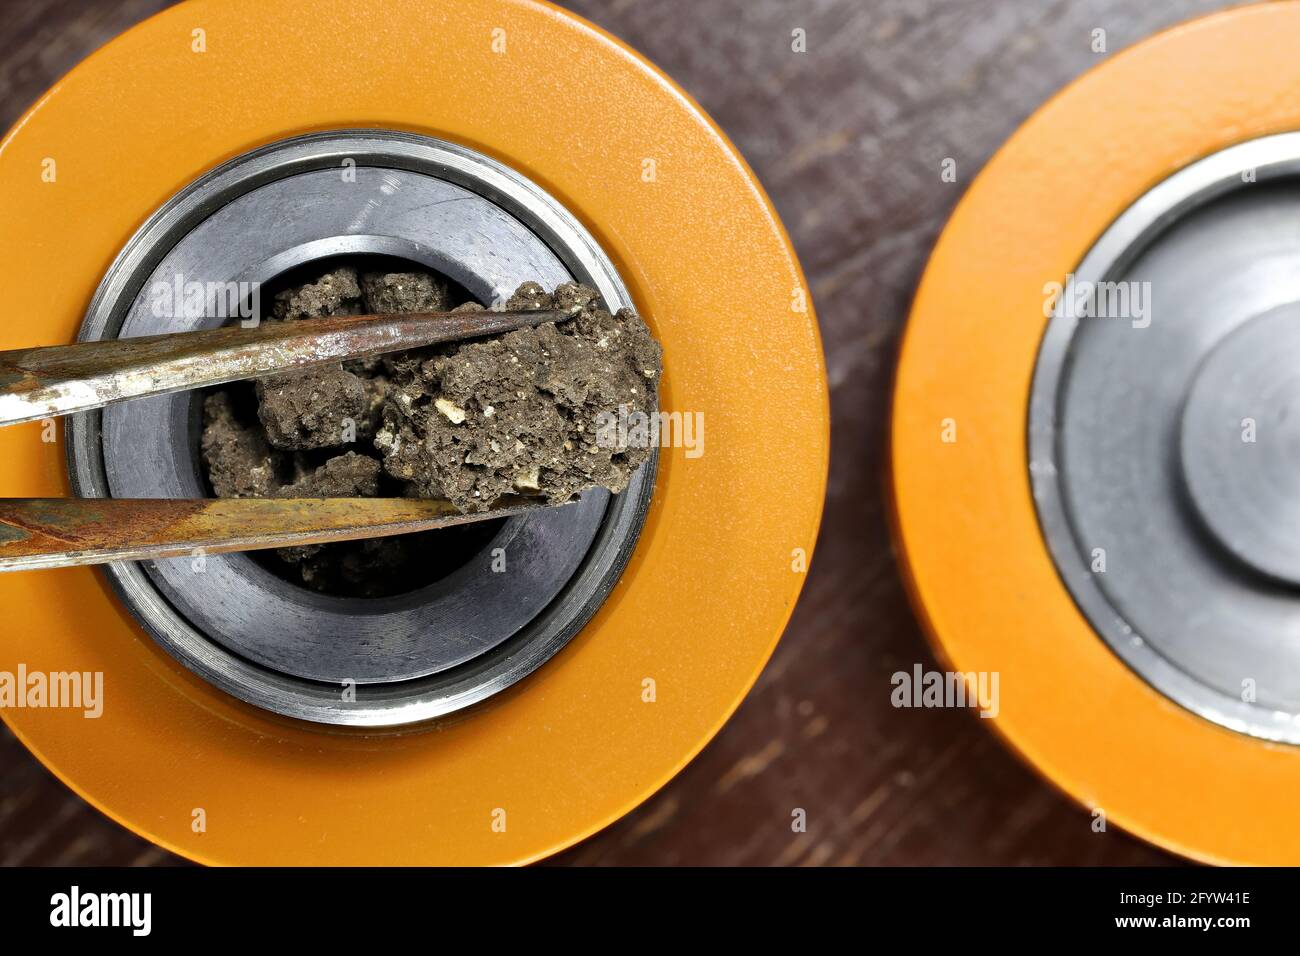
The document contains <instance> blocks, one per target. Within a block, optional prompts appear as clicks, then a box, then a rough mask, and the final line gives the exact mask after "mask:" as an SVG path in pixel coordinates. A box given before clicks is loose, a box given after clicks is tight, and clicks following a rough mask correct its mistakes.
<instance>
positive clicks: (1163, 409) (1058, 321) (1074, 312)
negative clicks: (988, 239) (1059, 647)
mask: <svg viewBox="0 0 1300 956" xmlns="http://www.w3.org/2000/svg"><path fill="white" fill-rule="evenodd" d="M1053 278H1055V279H1056V280H1057V281H1060V280H1061V278H1062V277H1053ZM1074 281H1075V283H1076V287H1078V284H1079V283H1097V282H1118V283H1124V284H1135V285H1129V286H1128V294H1129V296H1130V301H1134V300H1133V299H1132V296H1133V295H1145V296H1147V297H1148V298H1147V302H1148V304H1149V311H1148V313H1147V315H1146V316H1145V317H1142V316H1138V315H1135V314H1133V313H1132V312H1130V313H1126V314H1123V315H1115V314H1109V315H1102V316H1096V315H1093V316H1091V317H1080V311H1082V313H1083V315H1084V316H1087V310H1079V309H1078V308H1077V303H1075V306H1076V307H1074V308H1073V309H1072V308H1070V307H1069V303H1067V302H1066V301H1065V299H1064V298H1063V299H1062V301H1061V302H1059V303H1058V305H1057V308H1056V313H1055V315H1054V316H1053V318H1052V319H1051V321H1050V322H1049V323H1048V328H1047V331H1046V334H1045V336H1044V338H1043V342H1042V346H1041V349H1040V353H1039V359H1038V364H1037V367H1036V369H1035V375H1034V381H1033V387H1032V392H1031V397H1030V406H1029V434H1028V442H1029V465H1030V474H1031V481H1032V483H1033V490H1034V497H1035V501H1036V504H1037V507H1038V513H1039V519H1040V522H1041V525H1042V528H1043V532H1044V535H1045V538H1046V540H1047V544H1048V546H1049V549H1050V550H1051V552H1052V555H1053V557H1054V559H1055V561H1056V564H1057V567H1058V569H1059V570H1060V573H1061V576H1062V578H1063V580H1064V581H1065V583H1066V585H1067V586H1068V587H1069V589H1070V591H1071V593H1072V594H1073V595H1074V598H1075V600H1076V601H1077V602H1078V604H1079V606H1080V608H1081V609H1082V610H1083V612H1084V614H1085V615H1086V616H1087V617H1088V619H1089V621H1090V622H1091V623H1092V625H1093V627H1094V628H1095V629H1096V630H1097V632H1098V634H1099V635H1100V636H1101V637H1102V638H1103V639H1104V640H1105V641H1106V643H1107V644H1109V645H1110V646H1111V648H1112V649H1113V650H1114V651H1115V652H1116V653H1117V654H1118V655H1119V656H1120V657H1121V658H1122V659H1123V660H1125V661H1126V662H1127V663H1128V664H1129V666H1130V667H1132V668H1133V670H1135V671H1136V672H1137V673H1138V674H1139V675H1141V676H1142V677H1143V678H1144V679H1145V680H1147V681H1148V682H1149V683H1150V684H1151V685H1152V686H1154V687H1155V688H1156V689H1158V690H1159V691H1161V692H1162V693H1164V694H1165V695H1167V696H1168V697H1170V698H1171V699H1172V700H1174V701H1176V702H1178V703H1179V704H1181V705H1183V706H1184V707H1187V708H1188V709H1190V710H1192V711H1194V712H1196V713H1197V714H1200V715H1201V716H1203V717H1205V718H1207V719H1209V720H1212V721H1214V722H1216V723H1219V724H1221V725H1223V726H1225V727H1229V728H1231V729H1233V730H1236V731H1239V732H1242V733H1248V734H1252V735H1255V736H1259V737H1264V738H1267V739H1270V740H1278V741H1286V742H1289V743H1298V742H1300V590H1297V588H1296V587H1295V586H1294V584H1295V583H1296V582H1297V581H1300V560H1298V555H1300V547H1298V545H1300V534H1298V532H1300V494H1298V493H1300V423H1297V416H1298V415H1300V407H1297V401H1298V400H1300V379H1298V377H1297V368H1300V365H1298V364H1297V363H1298V360H1300V351H1298V350H1297V345H1298V344H1300V332H1298V331H1297V329H1296V327H1295V323H1296V322H1297V321H1300V305H1297V303H1300V134H1284V135H1279V136H1272V137H1267V138H1262V139H1258V140H1254V141H1250V142H1247V143H1243V144H1241V145H1238V146H1235V147H1232V148H1230V149H1226V150H1223V151H1221V152H1219V153H1216V154H1214V155H1212V156H1209V157H1207V158H1205V159H1203V160H1201V161H1199V162H1196V163H1193V164H1192V165H1190V166H1188V167H1186V168H1185V169H1183V170H1181V171H1180V172H1178V173H1176V174H1174V175H1173V176H1171V177H1169V178H1168V179H1166V180H1165V181H1164V182H1162V183H1160V184H1159V185H1157V186H1156V187H1154V188H1153V189H1152V190H1150V191H1149V192H1148V193H1147V194H1145V195H1144V196H1142V197H1141V198H1140V199H1139V200H1138V201H1137V202H1136V203H1134V204H1133V206H1131V207H1130V208H1129V209H1128V210H1127V211H1126V212H1125V213H1124V214H1123V215H1122V216H1120V217H1119V219H1117V220H1116V221H1115V223H1114V224H1113V225H1112V226H1111V227H1110V228H1109V229H1108V230H1107V231H1106V232H1105V233H1104V234H1103V235H1102V237H1101V238H1100V239H1099V240H1098V241H1097V243H1096V245H1095V246H1094V247H1093V248H1092V249H1091V250H1090V251H1089V253H1088V255H1087V256H1086V257H1085V258H1084V260H1083V262H1082V263H1081V264H1080V265H1079V267H1078V269H1077V270H1076V272H1075V276H1074ZM1094 311H1095V310H1094ZM1147 320H1149V324H1146V322H1147ZM1042 639H1045V640H1050V639H1051V635H1044V636H1043V638H1042Z"/></svg>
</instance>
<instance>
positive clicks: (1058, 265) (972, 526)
mask: <svg viewBox="0 0 1300 956" xmlns="http://www.w3.org/2000/svg"><path fill="white" fill-rule="evenodd" d="M1298 35H1300V4H1296V3H1290V2H1287V3H1273V4H1266V5H1262V6H1257V7H1250V8H1244V9H1238V10H1233V11H1229V12H1225V13H1220V14H1217V15H1214V16H1210V17H1207V18H1204V19H1200V20H1196V21H1192V22H1189V23H1187V24H1184V25H1182V26H1179V27H1177V28H1174V29H1173V30H1170V31H1168V32H1165V33H1162V34H1160V35H1158V36H1155V37H1153V38H1151V39H1149V40H1147V41H1145V42H1143V43H1141V44H1139V45H1138V46H1136V47H1134V48H1132V49H1131V50H1128V51H1126V52H1124V53H1123V54H1121V55H1119V56H1117V57H1115V58H1114V59H1113V60H1110V61H1107V62H1106V63H1104V64H1103V65H1101V66H1099V67H1098V68H1096V69H1094V70H1093V71H1091V72H1090V73H1088V74H1086V75H1085V76H1083V77H1082V78H1081V79H1079V80H1077V81H1076V82H1075V83H1074V84H1072V85H1071V86H1069V87H1068V88H1066V89H1065V90H1064V91H1063V92H1061V93H1060V94H1058V95H1057V96H1056V97H1055V98H1054V99H1053V100H1051V101H1050V102H1049V103H1047V104H1046V105H1045V106H1044V107H1043V108H1042V109H1041V110H1040V111H1039V112H1038V113H1036V114H1035V115H1034V116H1033V117H1031V118H1030V119H1029V120H1028V121H1027V122H1026V123H1025V124H1024V125H1023V126H1022V127H1021V128H1020V129H1019V130H1018V131H1017V132H1016V134H1015V135H1014V136H1013V137H1012V138H1011V139H1010V140H1009V141H1008V142H1007V143H1006V144H1005V145H1004V146H1003V148H1002V149H1001V150H1000V151H999V152H998V154H997V155H996V156H995V157H994V158H993V159H992V161H991V162H990V163H989V164H988V166H987V168H986V169H985V171H984V172H983V173H982V174H981V175H980V176H979V178H978V179H977V180H976V181H975V183H974V184H973V185H972V186H971V188H970V190H969V191H968V192H967V194H966V195H965V197H964V198H963V199H962V201H961V203H960V205H959V206H958V208H957V210H956V212H955V213H954V215H953V217H952V219H951V221H950V222H949V223H948V225H947V227H946V228H945V230H944V232H943V235H942V236H941V237H940V239H939V242H938V244H937V246H936V247H935V250H934V252H933V255H932V258H931V260H930V263H929V265H928V267H927V269H926V272H925V275H924V277H923V279H922V282H921V285H920V287H919V289H918V292H917V296H916V300H915V302H914V305H913V309H912V313H911V316H910V319H909V323H908V327H907V332H906V336H905V339H904V343H903V349H902V354H901V358H900V364H899V369H898V377H897V381H896V386H895V395H894V409H893V421H892V469H893V486H894V506H895V514H894V517H895V522H896V531H897V533H898V535H899V537H900V539H901V542H902V544H903V549H902V550H903V551H904V554H905V565H906V572H907V575H908V578H909V585H910V588H911V591H912V595H913V599H914V602H915V604H916V606H917V608H918V611H919V613H920V615H921V617H922V618H923V622H924V624H925V626H926V629H927V631H928V632H929V634H930V636H931V638H932V640H933V641H934V643H935V646H936V650H937V651H938V653H939V655H940V656H941V658H943V659H944V660H945V661H946V662H947V663H948V664H949V665H950V666H951V667H953V668H954V669H955V670H960V671H972V670H974V671H997V672H999V673H1000V683H1001V701H1000V704H1001V712H1000V714H999V716H998V717H997V718H996V719H995V720H993V721H991V723H993V724H994V725H995V727H996V729H997V730H998V732H999V733H1000V734H1001V735H1002V736H1003V737H1004V738H1005V739H1006V740H1007V741H1008V742H1009V743H1010V744H1011V745H1012V746H1013V747H1014V748H1015V749H1016V750H1017V751H1018V752H1020V753H1021V754H1022V755H1023V756H1024V757H1026V758H1027V759H1028V760H1029V761H1030V762H1031V763H1032V764H1033V765H1034V766H1036V767H1037V768H1038V769H1039V770H1040V771H1041V772H1042V773H1043V774H1044V775H1045V776H1046V777H1047V778H1048V779H1049V780H1051V781H1052V782H1054V783H1055V784H1056V785H1058V786H1059V787H1061V788H1062V789H1063V790H1065V791H1066V792H1067V793H1068V794H1070V795H1071V796H1073V797H1074V798H1075V799H1076V800H1078V801H1079V802H1080V803H1082V804H1083V805H1084V806H1086V807H1088V808H1090V809H1095V810H1101V811H1102V812H1103V813H1104V814H1105V817H1106V819H1107V820H1108V821H1109V822H1110V823H1112V824H1118V825H1120V826H1122V827H1123V828H1125V829H1127V830H1129V831H1130V832H1132V833H1135V834H1137V835H1139V836H1141V837H1143V838H1145V839H1147V840H1150V841H1152V842H1154V843H1156V844H1159V845H1160V846H1163V847H1165V848H1167V849H1170V850H1173V851H1175V852H1178V853H1181V854H1183V855H1186V856H1189V857H1192V858H1195V859H1198V860H1202V861H1206V862H1215V863H1244V864H1282V863H1292V864H1294V863H1295V862H1296V861H1297V860H1300V824H1298V823H1297V822H1296V816H1295V813H1294V805H1293V800H1292V795H1293V794H1294V793H1296V792H1297V788H1298V787H1300V748H1295V747H1290V746H1286V745H1279V744H1271V743H1267V742H1264V741H1261V740H1257V739H1254V738H1250V737H1246V736H1243V735H1240V734H1236V733H1233V732H1231V731H1228V730H1225V729H1223V728H1221V727H1218V726H1216V725H1214V724H1211V723H1209V722H1207V721H1204V720H1202V719H1200V718H1198V717H1196V716H1194V715H1192V714H1191V713H1189V712H1187V711H1185V710H1183V709H1182V708H1180V707H1178V706H1177V705H1175V704H1174V703H1172V702H1170V701H1169V700H1167V699H1166V698H1164V697H1163V696H1161V695H1160V694H1159V693H1157V692H1156V691H1155V690H1153V689H1152V688H1150V687H1149V686H1148V685H1147V684H1146V683H1144V682H1143V681H1142V680H1141V678H1139V677H1138V676H1136V675H1135V674H1133V673H1132V672H1131V671H1129V670H1128V669H1127V668H1126V667H1125V665H1124V664H1123V663H1122V662H1121V661H1120V660H1119V659H1118V658H1117V657H1115V656H1114V655H1113V654H1112V653H1111V652H1110V650H1109V649H1108V648H1107V647H1106V645H1105V644H1104V643H1103V642H1102V640H1101V639H1100V638H1099V637H1098V636H1097V635H1096V634H1095V633H1094V632H1093V630H1092V628H1091V627H1090V626H1089V624H1088V622H1087V621H1086V620H1085V619H1084V617H1083V616H1082V614H1081V613H1080V611H1079V610H1078V608H1077V607H1076V606H1075V604H1074V602H1073V600H1072V599H1071V597H1070V595H1069V593H1068V591H1067V590H1066V589H1065V586H1064V585H1063V584H1062V582H1061V581H1060V579H1059V577H1058V576H1057V573H1056V570H1055V567H1054V565H1053V563H1052V560H1051V557H1050V555H1049V554H1048V551H1047V548H1046V545H1045V544H1044V542H1043V539H1042V536H1041V534H1040V530H1039V527H1038V523H1037V517H1036V513H1035V509H1034V504H1033V501H1032V499H1031V495H1030V487H1029V475H1028V463H1027V459H1026V424H1027V417H1026V416H1027V401H1028V396H1029V389H1030V382H1031V377H1032V373H1033V368H1034V362H1035V359H1036V356H1037V349H1038V344H1039V341H1040V339H1041V336H1042V333H1043V331H1044V329H1045V326H1046V321H1047V320H1046V318H1045V317H1044V316H1043V311H1042V305H1043V286H1044V284H1045V283H1046V282H1049V281H1060V280H1061V279H1062V278H1063V277H1064V276H1065V275H1067V274H1068V273H1070V272H1071V271H1072V270H1073V268H1074V267H1075V266H1076V265H1077V264H1078V263H1079V262H1080V260H1081V259H1082V258H1083V256H1084V253H1085V252H1086V251H1087V250H1088V248H1089V247H1090V246H1091V245H1092V243H1093V242H1094V241H1095V240H1096V239H1097V237H1098V236H1099V235H1100V234H1101V233H1102V232H1103V231H1104V230H1105V228H1106V227H1107V226H1108V225H1109V224H1110V223H1111V221H1112V220H1113V219H1114V218H1115V217H1116V216H1117V215H1119V213H1120V212H1122V211H1123V210H1124V209H1125V208H1126V207H1127V206H1128V205H1129V204H1130V203H1132V202H1133V201H1134V200H1135V199H1136V198H1137V197H1138V196H1140V195H1141V194H1142V193H1144V192H1145V191H1146V190H1147V189H1149V188H1150V187H1151V186H1152V185H1154V184H1155V183H1157V182H1159V181H1160V180H1162V179H1164V178H1166V177H1167V176H1168V175H1170V174H1171V173H1173V172H1175V171H1176V170H1177V169H1179V168H1181V167H1183V166H1185V165H1186V164H1188V163H1189V162H1191V161H1193V160H1195V159H1197V158H1199V157H1201V156H1203V155H1206V154H1208V153H1211V152H1214V151H1216V150H1219V149H1221V148H1224V147H1226V146H1230V145H1232V144H1234V143H1236V142H1240V141H1242V140H1246V139H1251V138H1254V137H1256V136H1261V135H1265V134H1269V133H1277V132H1284V131H1290V130H1295V129H1300V103H1297V102H1296V100H1295V98H1294V97H1291V96H1288V95H1286V94H1285V93H1284V91H1287V90H1291V89H1294V88H1295V84H1296V83H1297V82H1300V61H1298V60H1297V59H1296V57H1295V55H1294V49H1293V44H1294V38H1295V37H1296V36H1298ZM945 419H952V420H953V421H955V422H956V427H957V429H958V440H957V441H956V442H952V443H945V442H942V441H941V440H940V436H941V429H942V427H943V424H942V423H943V422H944V420H945ZM1090 823H1091V819H1085V820H1081V822H1080V826H1087V825H1090Z"/></svg>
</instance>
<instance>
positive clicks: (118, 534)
mask: <svg viewBox="0 0 1300 956" xmlns="http://www.w3.org/2000/svg"><path fill="white" fill-rule="evenodd" d="M545 505H546V502H545V499H531V500H530V499H528V498H525V497H522V496H511V497H510V498H507V499H502V500H501V501H500V502H498V504H497V506H496V507H494V508H492V509H491V510H489V511H482V512H474V513H470V514H462V513H461V512H460V511H457V510H456V507H455V506H454V505H453V504H452V503H451V502H449V501H443V500H440V499H431V498H198V499H185V498H0V571H32V570H39V569H42V568H65V567H73V566H75V565H81V564H104V563H106V562H109V561H138V560H150V559H159V558H176V557H184V556H187V555H193V554H196V553H210V554H217V553H220V552H224V551H251V550H256V549H258V548H283V547H290V546H293V545H302V544H321V543H324V542H327V541H347V540H352V539H356V538H372V537H383V536H387V535H394V534H405V533H406V532H408V531H424V530H427V529H430V528H445V527H447V526H449V525H455V524H465V523H468V522H471V521H484V520H489V519H494V518H504V517H508V516H510V515H515V514H522V513H523V512H526V511H532V510H535V509H537V508H540V507H544V506H545Z"/></svg>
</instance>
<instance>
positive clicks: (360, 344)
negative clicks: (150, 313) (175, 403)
mask: <svg viewBox="0 0 1300 956" xmlns="http://www.w3.org/2000/svg"><path fill="white" fill-rule="evenodd" d="M569 317H570V316H569V313H567V312H563V311H557V310H537V311H524V312H489V311H483V312H420V313H410V314H406V315H358V316H336V317H332V318H321V319H311V320H308V321H297V322H293V321H290V322H263V323H261V324H260V325H258V326H256V327H254V328H240V327H230V328H220V329H209V330H206V331H201V332H175V333H172V334H170V335H150V336H143V337H140V338H132V339H110V340H107V341H102V342H79V343H77V344H75V345H53V346H46V347H42V348H31V349H17V350H12V351H7V352H0V426H3V425H14V424H17V423H19V422H27V421H33V420H36V419H41V418H52V417H56V416H59V415H67V414H69V413H70V412H81V411H86V410H88V409H92V408H99V407H100V406H103V405H108V404H111V403H113V402H121V401H126V400H127V399H131V398H142V397H144V396H146V395H161V394H164V393H166V392H180V391H185V390H187V389H191V388H200V387H203V386H207V385H220V384H222V383H224V382H233V381H235V380H237V379H246V378H261V377H264V376H267V375H276V374H279V373H282V372H292V371H295V370H299V369H303V368H306V367H308V366H311V365H319V364H322V363H325V362H338V361H342V360H344V359H352V358H363V357H366V356H370V355H378V354H381V353H383V352H395V351H399V350H401V349H409V348H421V347H423V346H426V345H434V344H436V343H439V342H454V341H460V340H463V339H471V338H478V337H480V336H484V335H498V334H500V333H502V332H509V331H511V330H513V329H520V328H525V327H527V326H532V325H540V324H542V323H544V322H559V321H562V320H564V319H567V318H569Z"/></svg>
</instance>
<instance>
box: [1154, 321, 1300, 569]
mask: <svg viewBox="0 0 1300 956" xmlns="http://www.w3.org/2000/svg"><path fill="white" fill-rule="evenodd" d="M1179 458H1180V461H1179V464H1180V465H1181V466H1182V469H1183V475H1184V477H1185V478H1186V480H1187V487H1188V490H1189V492H1190V493H1191V498H1192V503H1193V504H1194V505H1195V506H1196V511H1197V514H1199V515H1200V517H1201V520H1202V521H1204V522H1205V525H1206V527H1208V528H1209V529H1210V531H1211V532H1213V534H1214V536H1215V537H1216V538H1217V539H1218V543H1219V544H1220V545H1222V546H1223V547H1224V548H1226V549H1227V550H1228V551H1230V552H1231V553H1232V554H1233V555H1235V556H1236V557H1237V559H1238V560H1240V561H1241V562H1242V563H1244V564H1246V565H1248V566H1250V567H1252V568H1254V569H1256V570H1257V571H1260V572H1261V573H1263V574H1268V575H1271V576H1273V577H1275V578H1278V579H1279V580H1281V581H1285V582H1286V583H1287V584H1290V585H1293V586H1300V304H1291V305H1285V306H1282V307H1280V308H1277V309H1274V310H1272V311H1271V312H1266V313H1265V314H1264V315H1261V316H1259V317H1258V318H1254V319H1251V320H1250V321H1249V322H1246V323H1244V324H1243V325H1240V326H1238V327H1237V328H1235V329H1234V330H1233V331H1231V332H1229V333H1228V334H1227V335H1226V336H1224V337H1223V338H1222V339H1221V340H1220V341H1219V342H1218V343H1217V344H1216V345H1215V346H1214V347H1213V348H1212V349H1211V350H1210V354H1209V355H1208V356H1207V357H1206V358H1205V360H1204V361H1203V362H1201V364H1200V366H1199V367H1198V368H1197V369H1196V371H1195V373H1194V376H1193V379H1192V385H1191V388H1190V390H1189V392H1188V397H1187V403H1186V405H1185V406H1184V407H1183V419H1182V427H1181V430H1180V432H1179Z"/></svg>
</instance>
